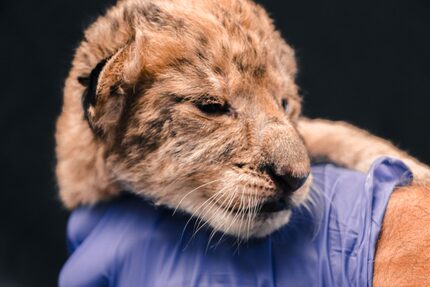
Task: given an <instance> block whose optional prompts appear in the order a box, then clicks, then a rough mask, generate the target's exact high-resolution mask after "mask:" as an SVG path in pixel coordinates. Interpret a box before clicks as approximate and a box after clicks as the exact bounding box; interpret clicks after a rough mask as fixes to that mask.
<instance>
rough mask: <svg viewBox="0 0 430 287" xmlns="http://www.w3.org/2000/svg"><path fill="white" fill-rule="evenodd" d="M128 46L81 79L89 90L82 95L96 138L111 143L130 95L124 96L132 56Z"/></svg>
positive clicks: (82, 83) (87, 119)
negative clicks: (129, 61) (125, 76)
mask: <svg viewBox="0 0 430 287" xmlns="http://www.w3.org/2000/svg"><path fill="white" fill-rule="evenodd" d="M130 51H131V47H130V45H127V46H125V47H123V48H121V49H119V50H118V51H117V52H116V53H115V54H114V55H113V56H111V57H109V58H106V59H103V60H101V61H100V62H99V63H98V64H97V65H96V66H95V67H94V68H93V70H92V71H91V73H90V75H88V76H82V77H78V81H79V83H80V84H81V85H83V86H85V87H86V89H85V92H84V93H83V94H82V108H83V111H84V118H85V120H86V121H87V122H88V125H89V126H90V128H91V130H92V131H93V133H94V135H95V136H96V137H97V138H99V139H102V140H109V138H111V135H112V133H113V132H112V130H113V129H114V128H115V125H117V124H118V121H119V119H120V116H121V114H122V110H123V106H124V102H125V97H126V94H125V92H124V89H123V86H124V65H125V62H126V61H127V59H128V56H129V54H130Z"/></svg>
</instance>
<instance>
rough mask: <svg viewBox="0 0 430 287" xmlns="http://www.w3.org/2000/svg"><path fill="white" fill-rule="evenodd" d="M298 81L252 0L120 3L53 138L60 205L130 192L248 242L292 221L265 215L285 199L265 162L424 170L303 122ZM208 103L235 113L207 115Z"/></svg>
mask: <svg viewBox="0 0 430 287" xmlns="http://www.w3.org/2000/svg"><path fill="white" fill-rule="evenodd" d="M104 59H107V62H106V65H105V66H104V67H103V69H102V71H101V73H100V75H99V78H98V82H97V83H98V84H97V87H96V98H95V104H92V105H90V106H89V107H88V108H87V110H85V111H84V110H83V108H82V103H81V101H82V97H83V94H84V93H85V88H86V87H85V86H84V85H82V84H81V83H80V82H82V79H85V78H86V77H88V76H89V75H90V74H91V71H92V70H93V69H94V67H96V66H97V64H98V63H100V62H101V61H102V60H104ZM295 74H296V64H295V60H294V53H293V50H292V49H291V48H290V47H289V46H288V45H287V44H286V43H285V41H284V40H283V39H282V38H281V36H280V34H279V33H278V32H277V31H276V30H275V28H274V26H273V24H272V22H271V20H270V18H269V17H268V16H267V14H266V12H265V11H264V10H263V9H262V8H261V7H260V6H258V5H256V4H255V3H253V2H251V1H248V0H205V1H201V0H175V1H172V0H152V1H150V0H124V1H120V2H119V3H118V4H117V5H116V6H115V7H113V8H111V9H110V10H109V11H108V12H107V13H106V15H105V16H102V17H100V18H99V19H98V20H97V21H96V22H95V23H94V24H93V25H91V26H90V27H89V28H88V30H87V31H86V32H85V39H84V40H83V42H82V43H81V45H80V46H79V48H78V50H77V52H76V56H75V59H74V61H73V67H72V70H71V72H70V75H69V77H68V79H67V81H66V86H65V91H64V106H63V111H62V113H61V116H60V118H59V120H58V123H57V134H56V139H57V158H58V165H57V177H58V182H59V186H60V195H61V198H62V200H63V202H64V204H65V205H66V206H67V207H68V208H74V207H76V206H78V205H80V204H93V203H96V202H98V201H100V200H104V199H106V198H109V197H111V196H115V195H117V194H118V193H119V192H121V191H122V190H129V191H133V192H135V193H138V194H141V195H143V196H146V197H148V198H150V199H151V200H153V201H154V202H156V203H158V204H164V205H168V206H170V207H173V208H179V209H181V210H185V211H187V212H190V213H193V214H194V215H196V216H198V217H200V218H201V219H203V220H204V221H206V222H208V223H209V224H210V225H211V226H212V227H214V228H215V229H216V230H221V231H223V232H226V233H230V234H234V235H237V236H240V237H244V238H247V237H250V236H264V235H266V234H268V233H270V232H272V231H274V230H275V229H277V228H279V227H280V226H282V225H283V224H285V223H286V222H287V221H288V219H289V214H290V211H289V210H285V211H282V212H277V213H274V214H265V215H264V216H262V215H258V214H257V211H258V207H259V206H260V205H261V204H262V202H264V200H266V199H268V198H272V197H277V196H280V195H279V190H278V189H277V188H276V186H275V184H274V182H273V181H272V180H271V178H270V177H269V176H268V174H267V173H266V172H264V170H261V169H260V167H261V166H264V165H270V166H272V167H273V168H274V169H275V171H276V172H277V173H279V174H285V173H288V174H291V175H293V176H297V177H301V176H305V175H306V174H307V173H308V172H309V156H308V152H309V153H310V155H311V156H324V157H327V158H329V159H331V160H333V161H335V162H337V163H340V164H344V165H345V166H348V167H351V168H357V169H359V170H365V169H367V168H368V166H369V164H370V162H371V161H373V160H374V158H375V157H376V156H378V155H382V154H391V155H394V156H399V157H401V158H403V159H405V160H407V161H408V162H409V163H412V164H415V165H413V168H414V170H415V168H417V170H418V172H419V174H420V176H421V173H422V174H425V173H426V172H427V167H425V166H424V165H422V164H420V163H418V162H417V161H415V160H413V159H412V158H409V156H407V155H406V154H404V153H401V152H399V151H398V150H397V149H395V148H394V147H393V146H392V145H391V144H389V143H388V142H384V141H382V140H380V139H378V138H376V137H373V136H370V135H368V134H366V133H364V132H362V131H358V130H357V129H355V128H352V127H349V126H343V125H339V124H331V123H328V122H320V121H309V120H304V119H302V120H300V121H299V115H300V106H301V104H300V97H299V95H298V93H297V87H296V85H295V82H294V80H295ZM78 79H81V81H79V80H78ZM283 101H284V102H288V110H287V111H285V110H284V108H283V106H282V103H283ZM208 103H215V104H217V105H218V106H221V107H224V108H225V109H226V111H227V112H225V113H222V114H216V115H208V114H207V113H204V112H202V111H201V110H199V106H201V105H206V104H208ZM298 122H300V126H299V128H300V133H301V134H299V132H298V130H297V128H298V127H297V124H298ZM321 124H323V125H324V126H328V127H330V128H328V129H322V128H321ZM351 130H352V131H353V132H351ZM326 131H327V133H326ZM328 135H329V137H328ZM349 136H352V137H353V138H354V140H352V139H351V138H349ZM302 137H304V140H305V142H306V145H307V148H308V150H307V149H306V147H305V144H304V142H303V140H302ZM351 142H352V143H351ZM356 142H357V144H356ZM369 142H370V143H377V146H378V149H377V150H375V149H373V146H372V145H369ZM358 143H359V144H358ZM379 147H380V148H379ZM352 154H353V155H354V156H352V157H349V156H350V155H352ZM310 182H311V179H310V178H309V179H308V181H307V182H306V184H305V185H304V186H303V187H302V188H300V189H299V190H298V191H296V192H295V193H294V194H288V195H285V196H286V199H287V200H288V201H289V203H290V204H293V205H298V204H301V203H303V201H304V200H305V199H306V194H307V190H308V186H309V184H310ZM230 209H236V210H239V211H244V210H247V209H251V211H252V212H238V213H235V212H233V211H231V210H230ZM245 223H246V224H245Z"/></svg>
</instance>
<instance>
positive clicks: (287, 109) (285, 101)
mask: <svg viewBox="0 0 430 287" xmlns="http://www.w3.org/2000/svg"><path fill="white" fill-rule="evenodd" d="M281 104H282V108H283V109H284V111H285V112H286V113H289V112H290V107H289V105H288V100H287V99H282V102H281Z"/></svg>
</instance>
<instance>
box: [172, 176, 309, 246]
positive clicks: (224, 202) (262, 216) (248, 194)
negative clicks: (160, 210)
mask: <svg viewBox="0 0 430 287" xmlns="http://www.w3.org/2000/svg"><path fill="white" fill-rule="evenodd" d="M311 182H312V179H311V177H309V178H308V179H307V180H306V182H305V183H304V184H303V186H302V187H301V188H300V189H298V190H296V191H295V192H294V193H293V194H291V195H288V196H284V197H275V196H273V195H272V196H269V195H267V196H263V195H261V190H259V189H255V190H253V189H251V188H249V186H236V187H235V188H234V189H230V190H228V189H225V188H224V189H222V190H223V191H222V192H216V193H213V194H212V196H209V197H202V198H199V197H197V196H196V197H194V198H189V199H188V200H184V201H183V202H181V203H180V205H179V208H180V209H182V210H185V211H186V212H188V213H190V214H192V216H193V217H196V218H197V222H199V224H198V226H196V232H198V231H199V230H200V229H201V228H203V227H205V226H208V225H209V226H210V227H211V228H213V229H214V230H215V231H217V232H220V233H223V234H228V235H232V236H234V237H238V238H240V239H242V240H247V239H250V238H262V237H265V236H267V235H270V234H271V233H273V232H274V231H276V230H278V229H279V228H281V227H282V226H284V225H286V224H287V223H288V222H289V220H290V217H291V214H292V209H293V208H294V207H297V206H300V205H302V204H303V203H304V202H305V201H306V200H307V198H308V194H309V189H310V184H311ZM169 205H171V204H169ZM176 207H178V205H177V206H176Z"/></svg>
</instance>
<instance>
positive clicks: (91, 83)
mask: <svg viewBox="0 0 430 287" xmlns="http://www.w3.org/2000/svg"><path fill="white" fill-rule="evenodd" d="M108 60H109V58H106V59H103V60H101V61H100V62H99V63H98V64H97V65H96V66H95V68H94V69H93V70H92V71H91V73H90V75H89V76H87V77H85V76H80V77H78V82H79V83H80V84H81V85H82V86H84V87H86V89H85V91H84V93H83V95H82V99H81V101H82V108H83V109H84V117H85V119H86V120H87V121H88V119H89V117H88V110H89V108H90V107H91V106H93V107H95V105H96V93H97V84H98V81H99V76H100V73H101V72H102V70H103V68H104V66H105V65H106V63H107V61H108Z"/></svg>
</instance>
